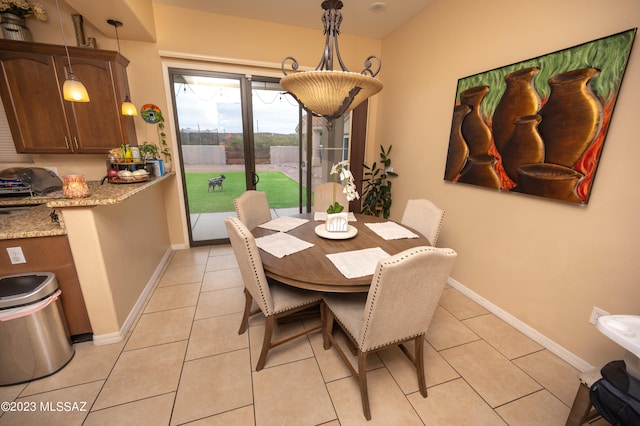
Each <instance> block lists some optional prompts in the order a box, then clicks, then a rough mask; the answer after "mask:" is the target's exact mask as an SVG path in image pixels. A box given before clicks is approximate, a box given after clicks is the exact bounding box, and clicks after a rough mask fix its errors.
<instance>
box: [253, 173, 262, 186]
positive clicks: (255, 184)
mask: <svg viewBox="0 0 640 426" xmlns="http://www.w3.org/2000/svg"><path fill="white" fill-rule="evenodd" d="M252 174H253V186H258V182H260V176H258V174H257V173H255V172H253V173H252Z"/></svg>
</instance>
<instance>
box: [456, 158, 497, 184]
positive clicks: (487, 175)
mask: <svg viewBox="0 0 640 426" xmlns="http://www.w3.org/2000/svg"><path fill="white" fill-rule="evenodd" d="M497 161H498V159H497V158H496V157H494V156H492V155H478V156H474V157H469V159H468V160H467V164H466V165H465V166H464V169H463V170H462V173H460V178H459V179H458V182H463V183H471V184H473V185H479V186H486V187H487V188H495V189H499V188H500V178H499V177H498V173H496V169H495V164H496V162H497Z"/></svg>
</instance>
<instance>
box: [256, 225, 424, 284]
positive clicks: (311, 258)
mask: <svg viewBox="0 0 640 426" xmlns="http://www.w3.org/2000/svg"><path fill="white" fill-rule="evenodd" d="M355 216H356V219H357V221H356V222H349V225H352V226H355V227H356V228H357V229H358V234H357V235H356V236H355V237H354V238H351V239H347V240H331V239H326V238H322V237H320V236H318V235H317V234H316V233H315V228H316V226H318V225H321V224H323V222H319V221H314V220H313V213H311V214H300V215H293V216H292V217H300V218H305V219H309V222H307V223H305V224H303V225H301V226H298V227H297V228H295V229H292V230H291V231H288V232H287V233H288V234H291V235H293V236H295V237H298V238H300V239H301V240H304V241H307V242H309V243H312V244H313V247H310V248H308V249H305V250H302V251H299V252H297V253H293V254H290V255H287V256H284V257H283V258H278V257H275V256H273V255H271V254H269V253H267V252H266V251H264V250H262V249H260V256H261V257H262V265H263V267H264V271H265V274H266V275H267V276H268V277H271V278H273V279H276V280H278V281H280V282H282V283H285V284H288V285H291V286H294V287H299V288H305V289H309V290H318V291H326V292H333V293H354V292H366V291H369V285H370V284H371V279H372V278H373V276H372V275H368V276H365V277H359V278H351V279H348V278H346V277H345V276H344V275H342V273H341V272H340V271H339V270H338V269H337V268H336V267H335V266H334V264H333V263H332V262H331V261H330V260H329V258H327V256H326V255H327V254H331V253H340V252H345V251H351V250H361V249H366V248H374V247H380V248H382V249H383V250H384V251H386V252H387V253H389V255H394V254H397V253H400V252H402V251H404V250H406V249H409V248H412V247H418V246H430V245H431V244H430V243H429V240H427V239H426V238H425V237H423V236H422V235H421V234H420V233H418V232H417V231H415V230H413V229H412V231H413V232H415V233H416V234H417V235H419V236H420V237H419V238H402V239H397V240H385V239H383V238H382V237H380V236H378V234H376V233H375V232H373V231H372V230H371V229H369V227H367V226H366V225H365V223H372V222H386V219H382V218H378V217H375V216H366V215H361V214H356V215H355ZM403 226H404V225H403ZM251 232H252V234H253V235H254V237H256V238H258V237H262V236H265V235H269V234H273V233H274V232H276V231H272V230H268V229H264V228H260V227H256V228H254V229H252V230H251Z"/></svg>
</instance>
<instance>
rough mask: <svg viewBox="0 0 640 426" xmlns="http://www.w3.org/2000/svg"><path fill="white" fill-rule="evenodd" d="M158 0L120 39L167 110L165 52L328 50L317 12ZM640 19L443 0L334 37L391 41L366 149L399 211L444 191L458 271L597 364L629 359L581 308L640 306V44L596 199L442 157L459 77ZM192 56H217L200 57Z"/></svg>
mask: <svg viewBox="0 0 640 426" xmlns="http://www.w3.org/2000/svg"><path fill="white" fill-rule="evenodd" d="M43 3H44V4H45V7H47V10H49V15H50V21H49V22H48V23H38V22H32V21H30V22H29V27H30V28H31V29H32V32H33V34H34V39H35V40H36V41H40V42H51V43H57V44H60V43H61V36H60V34H59V26H58V21H57V16H55V2H54V1H52V0H44V1H43ZM61 3H63V2H61ZM62 6H63V8H64V7H65V6H64V4H62ZM154 8H155V9H154V16H155V20H156V32H157V36H158V42H157V44H156V43H142V42H131V41H126V40H121V48H122V51H123V54H124V55H125V56H127V57H128V58H129V59H130V60H131V61H132V62H131V64H130V65H129V68H128V74H129V82H130V86H131V96H132V99H133V101H134V102H135V103H136V104H137V105H138V106H139V105H142V104H143V103H155V104H156V105H158V106H160V108H161V109H163V111H167V101H166V92H165V87H164V83H163V77H164V76H163V75H162V69H161V64H162V61H161V58H160V53H159V52H161V51H162V52H165V54H166V52H181V54H190V55H200V56H202V57H203V58H206V57H215V58H226V59H232V60H236V59H237V60H239V61H257V62H260V63H262V64H267V65H268V64H275V66H277V65H278V64H279V63H280V61H281V60H282V58H284V57H285V56H288V55H293V56H296V57H297V58H298V60H299V61H300V62H301V64H302V65H303V66H309V67H315V65H316V64H317V62H318V61H319V59H320V54H321V47H322V43H323V37H322V35H321V31H320V23H319V27H318V29H317V30H309V29H302V28H297V27H287V26H281V25H274V24H268V23H264V22H259V21H251V20H243V19H239V18H231V17H225V16H220V15H212V14H203V13H194V12H188V11H184V10H181V9H176V8H172V7H166V6H161V5H155V6H154ZM70 13H71V11H70V10H68V9H67V10H64V9H63V21H64V23H65V31H66V33H67V40H69V41H71V42H73V41H74V39H73V26H72V25H71V19H70V17H69V14H70ZM345 19H352V17H349V16H346V17H345ZM125 24H126V23H125ZM639 24H640V3H638V1H637V0H611V1H609V2H602V1H600V0H582V1H578V0H565V1H562V2H557V1H553V0H541V1H539V2H536V3H531V2H513V1H510V0H488V1H483V2H476V1H474V0H439V1H437V2H436V3H435V4H434V5H432V6H431V7H429V8H428V9H427V10H425V11H424V12H423V13H421V14H420V15H418V16H416V17H414V18H413V19H412V20H410V21H409V22H407V23H406V24H405V25H403V26H402V27H401V28H400V29H398V30H397V31H396V32H394V33H393V34H391V35H390V36H388V37H387V38H385V39H384V40H382V41H380V40H373V39H367V38H362V37H352V36H348V35H343V36H341V39H340V46H341V49H342V55H343V58H344V59H345V60H346V61H347V65H348V67H349V68H351V69H352V70H359V69H360V67H361V63H362V61H363V59H364V58H365V57H366V56H367V55H369V54H371V53H373V54H375V53H380V52H382V58H383V69H382V73H381V78H382V79H383V82H384V84H385V88H384V89H383V91H382V92H381V94H379V95H377V96H376V97H374V99H373V100H372V108H373V109H372V110H371V114H370V119H371V123H372V124H373V125H374V126H373V127H372V128H371V129H370V133H369V135H370V139H369V142H368V147H367V153H368V158H369V161H372V160H377V158H374V156H375V155H377V152H378V146H379V145H380V144H384V145H389V144H393V146H394V149H393V153H392V159H393V165H394V167H395V170H396V171H397V172H398V173H399V174H400V177H399V178H397V180H396V182H395V183H394V206H393V208H392V218H394V219H398V218H399V217H400V215H401V213H402V209H403V207H404V204H405V202H406V200H407V199H409V198H415V197H428V198H431V199H433V200H434V201H436V202H437V203H438V204H440V205H441V206H442V207H444V208H445V209H446V211H447V215H446V219H445V225H444V228H443V231H442V234H441V237H440V240H439V245H442V246H449V247H453V248H454V249H455V250H456V251H458V253H459V260H458V263H457V266H456V269H455V270H454V273H453V278H454V279H455V280H457V281H458V282H460V283H462V284H463V285H465V286H467V287H468V288H470V289H471V290H472V291H474V292H476V293H477V294H479V295H480V296H481V297H484V298H485V299H487V300H488V301H489V302H491V303H493V304H494V305H496V306H498V307H500V308H501V309H503V310H504V311H506V312H508V313H509V314H511V315H513V316H515V317H516V318H518V319H519V320H520V321H522V322H524V323H525V324H528V325H529V326H530V327H533V328H534V329H536V330H537V331H539V332H540V333H542V334H544V335H545V336H547V337H548V338H549V339H551V340H553V341H555V342H556V343H558V344H559V345H561V346H562V347H564V348H566V349H567V350H569V351H571V352H573V353H574V354H576V355H577V356H578V357H581V358H582V359H584V360H586V361H587V362H589V363H592V364H594V365H596V364H601V363H603V362H605V361H607V360H610V359H613V358H620V357H621V350H620V348H619V347H618V346H617V345H615V344H614V343H612V342H611V341H609V340H608V339H607V338H606V337H604V336H603V335H602V334H600V333H599V332H597V331H596V329H595V328H594V327H593V326H592V325H590V324H589V323H587V319H588V317H589V314H590V312H591V308H592V306H594V305H596V306H599V307H601V308H603V309H605V310H607V311H609V312H611V313H626V314H640V298H639V297H638V296H639V293H640V292H639V291H638V290H637V288H638V277H639V276H640V266H639V265H640V262H638V261H637V260H636V257H637V253H639V252H640V238H639V237H640V231H639V230H638V226H637V225H636V220H637V218H638V217H640V201H639V200H638V199H637V197H634V195H635V193H634V192H635V190H634V189H633V188H634V187H635V186H634V185H633V182H634V166H635V162H636V159H637V158H640V144H638V143H637V135H636V134H635V132H633V129H635V125H634V120H637V113H636V106H635V102H634V101H635V97H634V95H635V94H636V93H640V73H638V68H639V67H640V57H639V56H640V53H639V52H640V50H639V49H638V47H637V46H636V48H635V49H634V50H633V51H632V55H631V59H630V62H629V67H628V69H627V73H626V76H625V80H624V82H623V85H622V92H621V95H620V97H619V99H618V103H617V106H616V110H615V114H614V117H613V121H612V123H611V127H610V130H609V134H608V137H607V141H606V144H605V147H604V152H603V155H602V161H601V163H600V166H599V169H598V173H597V176H596V179H595V183H594V187H593V192H592V196H591V200H590V202H589V205H587V206H584V207H579V206H575V205H568V204H565V203H561V202H554V201H549V200H544V199H539V198H534V197H528V196H523V195H517V194H508V193H505V194H503V193H498V192H495V191H490V190H486V189H483V188H479V187H473V186H465V185H463V184H451V183H445V182H444V181H443V174H444V164H445V160H446V153H447V143H448V138H449V130H450V123H451V115H452V108H453V98H454V96H455V91H456V84H457V80H458V79H459V78H461V77H465V76H468V75H471V74H475V73H478V72H483V71H486V70H489V69H493V68H496V67H501V66H503V65H507V64H511V63H514V62H518V61H521V60H525V59H529V58H531V57H535V56H538V55H542V54H545V53H549V52H552V51H555V50H558V49H563V48H566V47H570V46H574V45H576V44H579V43H582V42H586V41H590V40H593V39H595V38H599V37H603V36H607V35H610V34H613V33H616V32H619V31H622V30H626V29H629V28H632V27H637V26H639ZM85 27H86V30H85V32H86V34H87V36H88V37H89V36H91V37H96V38H97V39H98V46H99V47H100V48H107V49H115V48H116V46H115V40H112V39H111V37H113V35H112V34H107V35H103V34H100V33H99V32H97V31H96V30H95V29H94V28H92V27H91V26H90V25H86V26H85ZM637 43H638V42H637V41H636V44H637ZM169 56H171V55H169ZM165 60H166V58H165ZM194 64H195V62H194ZM197 66H214V65H212V64H208V63H207V61H206V60H202V61H199V62H198V63H197ZM275 71H276V70H274V72H275ZM136 126H137V131H138V139H139V140H140V141H142V140H146V139H149V138H152V137H153V136H154V133H153V131H152V129H149V128H148V127H145V126H147V125H146V124H144V122H143V121H142V119H141V118H140V117H138V118H136ZM170 126H171V125H170ZM171 127H172V126H171ZM171 127H169V132H168V133H169V136H171V135H172V131H173V129H172V128H171ZM171 142H172V143H173V141H171ZM50 157H51V156H47V157H44V156H42V157H38V160H41V161H53V162H56V161H58V162H59V163H61V166H62V167H63V168H65V169H69V168H80V167H82V169H83V170H91V175H90V176H101V174H102V170H103V169H102V168H103V167H104V166H103V163H102V159H101V158H99V157H98V158H93V159H89V160H82V161H78V160H75V159H71V158H69V159H68V161H67V159H66V158H65V156H62V157H55V158H54V159H51V158H50ZM66 157H71V156H66ZM89 157H90V156H89ZM89 157H83V158H89ZM58 158H60V159H61V160H58ZM74 163H76V164H74ZM84 163H88V164H84ZM69 165H71V167H70V166H69ZM67 172H68V173H70V172H72V171H71V170H69V171H67V170H65V173H67ZM87 174H88V173H87ZM177 182H178V181H177V180H176V185H175V186H174V187H173V188H171V189H170V190H168V191H167V192H168V193H167V194H166V195H165V203H166V205H167V216H168V220H169V233H170V238H171V242H172V243H173V244H181V243H185V241H184V240H183V236H184V233H183V226H184V222H183V218H182V217H181V214H180V210H179V203H180V202H181V201H180V198H179V189H178V183H177ZM625 182H630V184H625ZM629 188H631V189H629Z"/></svg>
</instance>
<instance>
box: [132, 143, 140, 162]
mask: <svg viewBox="0 0 640 426" xmlns="http://www.w3.org/2000/svg"><path fill="white" fill-rule="evenodd" d="M131 159H132V160H133V162H134V163H137V162H139V161H142V157H141V156H140V148H138V147H137V146H132V147H131Z"/></svg>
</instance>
